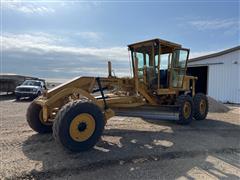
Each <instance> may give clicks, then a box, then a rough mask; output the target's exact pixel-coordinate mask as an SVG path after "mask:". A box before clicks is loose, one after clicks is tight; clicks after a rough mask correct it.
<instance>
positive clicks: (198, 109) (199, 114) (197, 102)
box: [193, 93, 208, 120]
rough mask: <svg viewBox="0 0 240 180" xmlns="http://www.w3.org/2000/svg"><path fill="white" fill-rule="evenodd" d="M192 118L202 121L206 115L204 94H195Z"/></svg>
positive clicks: (206, 101) (206, 105) (206, 100)
mask: <svg viewBox="0 0 240 180" xmlns="http://www.w3.org/2000/svg"><path fill="white" fill-rule="evenodd" d="M193 102H194V118H195V119H196V120H204V119H205V118H206V117H207V114H208V99H207V96H206V95H205V94H202V93H197V94H196V95H195V96H194V100H193Z"/></svg>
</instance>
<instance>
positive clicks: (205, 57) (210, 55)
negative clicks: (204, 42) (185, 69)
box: [189, 46, 240, 63]
mask: <svg viewBox="0 0 240 180" xmlns="http://www.w3.org/2000/svg"><path fill="white" fill-rule="evenodd" d="M237 50H240V46H236V47H233V48H229V49H225V50H223V51H220V52H216V53H213V54H208V55H204V56H200V57H196V58H192V59H189V63H191V62H195V61H201V60H205V59H208V58H213V57H218V56H222V55H224V54H228V53H231V52H234V51H237Z"/></svg>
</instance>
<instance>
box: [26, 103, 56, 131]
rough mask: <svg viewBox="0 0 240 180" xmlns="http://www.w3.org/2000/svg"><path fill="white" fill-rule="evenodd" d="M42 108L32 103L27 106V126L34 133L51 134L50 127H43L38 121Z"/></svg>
mask: <svg viewBox="0 0 240 180" xmlns="http://www.w3.org/2000/svg"><path fill="white" fill-rule="evenodd" d="M41 109H42V107H41V106H40V105H39V104H36V103H35V102H34V101H33V102H32V103H31V104H30V105H29V106H28V109H27V115H26V116H27V122H28V125H29V126H30V127H31V128H32V129H33V130H34V131H36V132H38V133H40V134H45V133H51V132H52V125H51V124H49V125H45V124H43V123H42V122H41V120H40V119H39V113H40V111H41Z"/></svg>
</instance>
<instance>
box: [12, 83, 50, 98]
mask: <svg viewBox="0 0 240 180" xmlns="http://www.w3.org/2000/svg"><path fill="white" fill-rule="evenodd" d="M45 89H46V85H45V82H44V81H40V80H26V81H24V82H23V83H22V84H21V85H20V86H17V87H16V89H15V96H16V100H20V99H21V98H22V97H30V98H31V99H35V98H36V97H38V96H40V95H41V94H42V93H43V91H44V90H45Z"/></svg>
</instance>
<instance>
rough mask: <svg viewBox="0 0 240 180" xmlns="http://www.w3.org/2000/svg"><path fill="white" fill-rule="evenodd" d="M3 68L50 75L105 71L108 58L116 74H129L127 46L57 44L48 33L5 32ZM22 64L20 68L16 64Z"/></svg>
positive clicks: (64, 76)
mask: <svg viewBox="0 0 240 180" xmlns="http://www.w3.org/2000/svg"><path fill="white" fill-rule="evenodd" d="M1 41H2V51H3V53H2V54H3V69H5V71H6V72H12V73H21V74H26V73H27V74H31V75H35V76H37V74H38V73H39V74H40V75H39V76H41V77H42V75H44V76H47V77H51V78H72V77H75V76H80V75H81V76H84V75H85V76H102V75H107V61H108V60H111V61H112V63H113V68H114V69H115V72H116V75H118V76H126V75H130V71H129V70H130V69H129V61H128V51H127V47H111V48H93V47H73V46H65V45H59V44H64V43H59V41H61V38H60V40H59V37H55V36H53V35H50V34H45V33H38V34H9V33H7V34H4V35H3V36H2V37H1ZM19 67H21V68H19Z"/></svg>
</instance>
